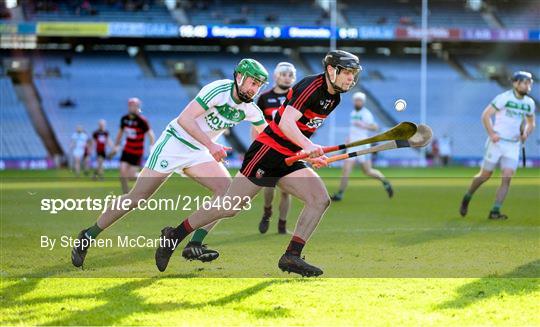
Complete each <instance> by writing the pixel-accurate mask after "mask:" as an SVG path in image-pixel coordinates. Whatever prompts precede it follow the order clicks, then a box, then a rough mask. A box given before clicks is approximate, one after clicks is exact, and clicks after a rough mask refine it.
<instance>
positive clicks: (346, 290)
mask: <svg viewBox="0 0 540 327" xmlns="http://www.w3.org/2000/svg"><path fill="white" fill-rule="evenodd" d="M383 172H384V173H385V174H387V175H388V176H389V177H390V180H391V181H392V182H393V184H394V188H395V191H396V194H395V197H394V198H393V199H388V198H387V197H386V194H385V192H384V190H383V188H382V187H381V186H380V184H379V183H378V182H376V181H372V180H367V179H364V178H360V176H361V175H360V173H359V172H358V171H356V172H355V175H354V178H353V179H351V183H350V186H349V189H348V190H347V193H346V195H345V199H344V201H343V202H339V203H334V204H332V206H331V208H330V209H329V211H328V212H327V214H326V215H325V218H323V221H322V223H321V224H320V225H319V227H318V229H317V231H316V233H315V234H314V236H313V237H312V239H311V240H310V242H309V244H308V245H307V246H306V248H305V250H304V253H305V255H306V257H307V260H308V261H309V262H312V263H314V264H316V265H318V266H321V267H322V268H323V269H324V271H325V275H323V276H326V277H325V278H317V279H306V278H297V277H293V278H289V277H292V275H286V274H283V273H281V272H280V271H279V270H278V268H277V260H278V258H279V256H280V254H281V253H282V252H283V250H284V248H285V247H286V245H287V243H288V241H289V237H286V236H285V237H284V236H281V235H278V234H277V233H276V229H277V226H276V219H277V218H276V217H274V220H273V221H272V222H271V227H270V230H269V232H268V234H267V235H260V234H259V233H258V231H257V224H258V221H259V218H260V215H261V213H262V199H261V197H258V198H256V199H255V200H254V202H253V208H252V209H251V210H250V211H248V212H245V213H242V214H240V215H239V216H238V217H236V218H234V219H231V220H228V221H224V222H222V223H220V225H218V226H217V228H216V229H215V230H214V231H213V232H212V233H211V234H210V235H209V236H208V237H207V239H206V241H207V242H208V243H209V245H210V246H213V247H215V248H217V249H219V250H220V251H221V253H222V256H221V257H220V258H219V259H218V260H217V261H215V262H213V263H209V264H208V263H207V264H203V263H199V262H186V261H184V260H182V259H181V258H180V256H179V254H176V255H175V257H174V259H173V260H172V261H171V264H170V265H169V268H168V269H167V272H166V273H165V274H160V273H158V272H157V270H156V268H155V266H154V260H153V253H154V249H152V248H117V247H113V248H100V249H90V250H89V254H88V257H87V261H86V264H85V270H78V269H75V268H73V267H72V266H71V264H70V258H69V249H67V248H61V247H59V246H57V247H56V248H55V249H54V250H47V249H44V248H40V237H41V236H42V235H47V236H49V237H60V236H61V235H70V236H75V235H76V234H77V232H78V231H79V230H80V229H82V228H84V227H87V226H89V225H91V224H92V223H93V222H94V221H95V219H96V218H97V216H98V213H97V212H90V213H89V212H84V211H83V212H60V213H58V214H55V215H51V214H48V213H45V212H43V211H40V200H41V199H43V198H49V197H51V198H68V197H72V198H84V197H86V196H91V197H100V198H103V197H104V196H105V195H106V194H110V193H114V194H118V193H119V182H118V181H117V180H116V179H110V180H106V181H105V182H94V181H90V180H87V179H84V178H82V179H77V180H75V179H71V178H70V177H69V176H70V175H69V173H68V172H65V171H48V172H1V173H0V176H1V177H2V189H1V191H2V199H1V233H0V240H1V252H0V255H1V273H2V279H1V281H2V285H1V288H0V289H1V292H2V296H1V298H0V301H1V309H0V324H2V325H16V324H25V325H29V324H30V325H35V324H46V325H106V324H109V325H110V324H114V325H156V324H157V325H178V324H197V325H216V324H217V325H273V324H287V325H329V324H331V325H336V324H338V325H351V324H355V325H358V324H370V325H371V324H376V325H389V324H392V325H395V324H406V325H417V324H419V323H420V324H433V323H436V324H444V325H479V324H480V325H540V318H539V316H538V314H535V312H538V309H540V307H539V306H538V303H540V302H539V300H540V291H539V286H540V285H539V279H538V278H539V277H540V250H539V245H540V233H539V232H540V228H539V227H540V222H539V221H538V216H539V213H540V201H538V199H539V197H540V172H539V170H538V169H525V170H520V171H518V176H517V177H516V178H515V179H514V180H513V181H512V186H511V189H510V193H509V195H508V198H507V200H506V202H505V205H504V206H503V212H505V213H507V214H508V215H509V216H510V219H509V220H508V221H504V222H494V221H488V220H487V219H486V217H487V214H488V212H489V209H490V208H491V205H492V203H493V200H494V196H495V190H496V187H497V186H498V183H499V179H497V178H493V179H492V180H491V181H489V182H488V183H487V184H486V185H484V186H483V187H482V188H481V189H480V190H479V191H478V192H477V194H476V195H475V197H474V198H473V201H472V203H471V206H470V211H469V215H468V217H467V218H465V219H464V218H461V217H459V214H458V207H459V202H460V200H461V197H462V195H463V193H464V191H465V190H466V188H467V186H468V184H469V183H470V178H471V177H472V176H473V175H474V174H475V172H476V169H468V168H447V169H443V168H440V169H385V170H383ZM339 173H340V172H339V171H338V170H334V169H326V170H322V171H321V175H323V176H324V177H325V182H326V184H327V186H328V189H329V191H330V192H333V191H334V190H336V189H337V185H338V183H339V178H338V177H339ZM108 174H110V176H111V177H112V176H115V172H109V173H108ZM179 193H180V194H186V195H191V196H194V195H201V194H202V195H204V194H206V193H205V192H204V190H202V188H200V187H198V186H195V183H194V182H192V181H189V180H187V179H181V178H178V177H174V178H172V179H171V180H169V181H168V182H167V184H166V185H165V186H164V187H163V188H162V189H160V191H159V192H158V194H156V198H169V197H170V198H173V197H176V196H177V194H179ZM274 208H275V209H274V212H275V213H274V215H276V214H277V213H276V211H277V210H276V209H277V203H276V204H275V207H274ZM299 211H300V204H299V203H298V202H293V205H292V210H291V213H290V216H289V221H290V222H289V228H290V229H292V228H293V225H294V222H295V220H296V217H297V215H298V213H299ZM187 214H188V212H184V211H180V212H175V211H160V212H156V211H153V212H148V211H135V212H133V213H132V214H130V216H128V217H127V218H126V219H124V220H122V221H120V222H118V223H117V224H115V225H114V226H113V227H112V228H110V229H109V230H107V231H105V232H104V233H102V234H101V235H100V237H101V238H115V237H117V236H119V235H120V236H123V235H128V236H133V237H135V236H138V235H144V236H147V237H149V238H150V237H156V236H157V235H158V233H159V230H160V229H161V228H162V227H163V226H165V225H173V224H177V223H178V222H179V221H181V220H182V219H183V218H184V217H185V216H186V215H187ZM178 252H179V251H178ZM88 277H92V278H88ZM159 277H164V278H159Z"/></svg>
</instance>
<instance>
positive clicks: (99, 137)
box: [92, 119, 113, 179]
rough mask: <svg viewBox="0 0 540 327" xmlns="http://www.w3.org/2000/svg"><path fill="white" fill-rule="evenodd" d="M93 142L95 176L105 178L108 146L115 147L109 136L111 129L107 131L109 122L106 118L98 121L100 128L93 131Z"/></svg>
mask: <svg viewBox="0 0 540 327" xmlns="http://www.w3.org/2000/svg"><path fill="white" fill-rule="evenodd" d="M92 142H93V143H94V145H95V150H96V170H95V172H94V178H99V179H103V162H104V161H105V158H106V157H107V151H106V150H107V146H109V147H110V148H112V147H113V144H112V141H111V139H110V138H109V131H107V122H106V121H105V120H104V119H100V120H99V123H98V129H96V130H95V131H94V133H92Z"/></svg>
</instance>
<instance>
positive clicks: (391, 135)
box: [285, 122, 417, 166]
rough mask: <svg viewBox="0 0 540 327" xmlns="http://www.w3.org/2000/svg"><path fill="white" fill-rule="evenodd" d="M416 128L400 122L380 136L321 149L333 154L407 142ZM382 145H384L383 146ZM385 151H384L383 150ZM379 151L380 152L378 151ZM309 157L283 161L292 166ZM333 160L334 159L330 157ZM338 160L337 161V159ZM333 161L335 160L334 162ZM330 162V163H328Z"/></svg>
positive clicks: (303, 155)
mask: <svg viewBox="0 0 540 327" xmlns="http://www.w3.org/2000/svg"><path fill="white" fill-rule="evenodd" d="M416 130H417V126H416V124H415V123H411V122H402V123H399V124H397V125H396V126H394V127H392V128H391V129H389V130H387V131H386V132H383V133H381V134H377V135H375V136H372V137H368V138H366V139H363V140H358V141H354V142H350V143H345V144H340V145H333V146H325V147H323V151H324V153H328V152H334V151H338V150H343V149H347V148H353V147H356V146H359V145H363V144H370V143H374V142H381V141H390V140H392V141H407V140H408V139H409V138H410V137H411V136H413V135H414V134H415V133H416ZM383 145H384V144H383ZM385 150H386V149H385ZM379 151H381V150H379ZM307 157H309V155H308V154H307V153H301V154H298V155H295V156H292V157H289V158H287V159H285V163H286V164H287V166H290V165H292V164H293V163H294V162H296V161H298V160H302V159H305V158H307ZM331 158H334V157H331ZM338 160H339V159H338ZM334 161H335V160H334ZM329 162H331V161H329Z"/></svg>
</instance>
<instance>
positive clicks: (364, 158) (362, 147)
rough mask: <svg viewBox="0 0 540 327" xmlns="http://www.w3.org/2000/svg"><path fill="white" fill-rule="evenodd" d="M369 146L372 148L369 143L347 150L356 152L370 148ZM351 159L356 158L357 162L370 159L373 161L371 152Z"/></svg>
mask: <svg viewBox="0 0 540 327" xmlns="http://www.w3.org/2000/svg"><path fill="white" fill-rule="evenodd" d="M369 148H371V145H369V144H365V145H359V146H356V147H354V148H350V149H347V152H356V151H360V150H364V149H369ZM349 160H354V161H355V162H358V163H364V162H368V161H371V153H368V154H363V155H361V156H356V157H352V158H351V159H349Z"/></svg>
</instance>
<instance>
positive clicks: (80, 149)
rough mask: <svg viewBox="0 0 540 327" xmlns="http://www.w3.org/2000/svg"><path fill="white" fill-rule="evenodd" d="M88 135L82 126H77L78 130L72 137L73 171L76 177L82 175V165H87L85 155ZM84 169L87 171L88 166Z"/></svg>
mask: <svg viewBox="0 0 540 327" xmlns="http://www.w3.org/2000/svg"><path fill="white" fill-rule="evenodd" d="M88 142H89V139H88V134H86V132H85V131H84V129H83V127H82V126H81V125H77V129H76V131H75V133H73V135H71V145H70V149H71V155H72V164H73V170H74V171H75V176H77V177H78V176H79V175H80V173H81V165H83V163H85V162H86V161H85V154H86V151H87V147H88ZM84 169H85V170H86V169H87V167H86V164H85V167H84Z"/></svg>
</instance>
